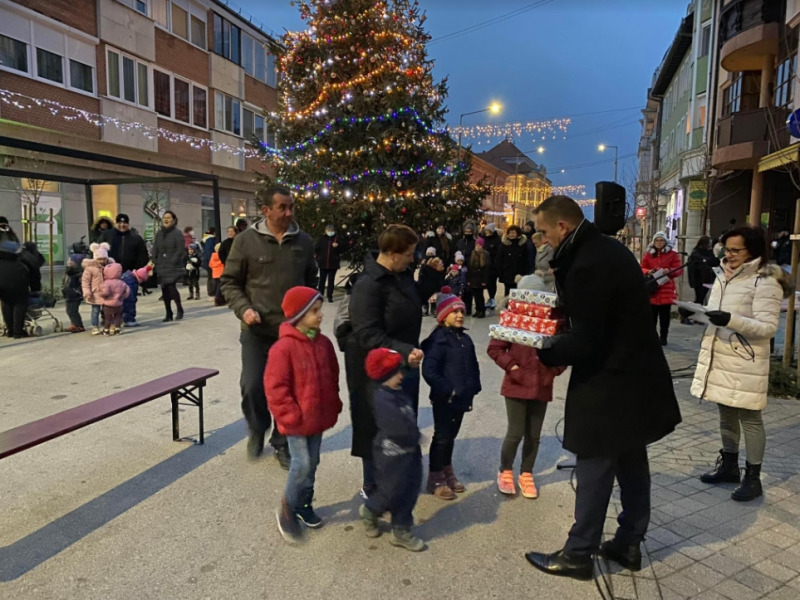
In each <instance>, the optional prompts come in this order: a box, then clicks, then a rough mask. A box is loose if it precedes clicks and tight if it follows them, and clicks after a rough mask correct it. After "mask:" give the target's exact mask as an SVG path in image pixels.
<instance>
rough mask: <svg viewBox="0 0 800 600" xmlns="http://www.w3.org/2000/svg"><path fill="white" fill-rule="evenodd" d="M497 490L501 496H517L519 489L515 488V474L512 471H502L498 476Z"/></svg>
mask: <svg viewBox="0 0 800 600" xmlns="http://www.w3.org/2000/svg"><path fill="white" fill-rule="evenodd" d="M497 489H498V490H500V493H501V494H508V495H509V496H515V495H516V494H517V488H515V487H514V473H513V472H512V471H510V470H509V471H500V472H499V473H498V474H497Z"/></svg>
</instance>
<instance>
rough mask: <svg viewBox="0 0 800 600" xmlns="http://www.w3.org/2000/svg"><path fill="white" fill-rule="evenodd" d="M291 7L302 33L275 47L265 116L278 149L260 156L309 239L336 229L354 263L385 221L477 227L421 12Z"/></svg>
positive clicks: (400, 4) (396, 6)
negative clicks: (271, 109) (274, 74)
mask: <svg viewBox="0 0 800 600" xmlns="http://www.w3.org/2000/svg"><path fill="white" fill-rule="evenodd" d="M296 4H297V6H298V7H299V10H300V13H301V17H302V18H303V20H304V21H305V22H306V23H307V25H308V27H307V29H306V30H305V31H300V32H289V33H287V34H286V35H285V36H284V38H283V44H284V46H285V51H284V52H283V53H282V54H281V56H280V57H279V61H278V69H279V73H280V83H279V107H278V110H277V111H276V112H275V113H273V114H271V115H269V116H268V122H269V125H270V127H272V130H273V131H275V132H276V135H277V138H278V140H279V147H280V148H279V151H274V149H270V148H267V147H263V156H264V160H265V161H268V162H270V163H271V164H272V165H273V166H274V168H275V178H274V181H275V182H277V183H280V184H282V185H286V186H287V187H289V188H290V189H291V190H292V191H293V192H294V195H295V198H296V210H297V219H298V221H299V222H300V224H301V226H302V227H303V228H304V229H305V230H306V231H308V232H309V233H310V234H311V235H312V236H316V235H321V233H322V232H323V230H324V228H325V226H326V225H327V224H328V223H332V224H333V225H334V226H336V228H337V229H338V230H339V234H340V237H341V238H343V239H346V240H347V251H346V254H347V257H348V258H349V259H350V260H351V261H354V262H355V263H360V262H361V261H362V260H363V257H364V256H365V255H366V252H367V251H368V249H369V248H370V247H371V246H373V245H374V244H375V240H376V239H377V235H378V234H379V233H380V232H381V231H383V229H384V228H385V227H386V225H388V224H390V223H404V224H407V225H409V226H410V227H412V228H414V229H415V230H416V231H417V232H422V231H425V230H426V229H429V228H431V227H433V226H434V225H435V224H436V223H438V222H444V223H446V224H447V226H448V228H449V229H454V228H460V227H461V226H462V225H463V223H464V221H465V220H467V219H474V218H478V217H479V216H480V207H481V204H482V200H483V198H484V197H485V196H486V195H487V194H488V191H489V190H488V186H486V185H484V184H483V183H471V182H470V180H469V170H470V166H471V165H470V158H469V156H468V153H463V154H462V160H461V163H460V164H457V163H456V155H457V152H456V144H455V142H454V141H453V139H452V138H451V136H450V134H449V133H448V131H447V129H446V128H445V127H444V115H445V113H446V109H445V107H444V100H445V97H446V96H447V84H446V81H441V82H435V81H434V80H433V76H432V68H433V63H432V61H431V60H429V59H428V57H427V53H426V44H427V42H428V41H429V40H430V37H429V35H428V34H427V33H426V32H425V30H424V29H423V23H424V21H425V15H424V14H423V13H421V11H420V8H419V5H418V3H417V2H410V1H408V0H339V1H336V0H328V1H325V0H314V1H301V2H297V3H296ZM271 182H272V181H271V180H269V179H267V178H263V179H262V181H261V184H262V186H266V185H269V184H270V183H271Z"/></svg>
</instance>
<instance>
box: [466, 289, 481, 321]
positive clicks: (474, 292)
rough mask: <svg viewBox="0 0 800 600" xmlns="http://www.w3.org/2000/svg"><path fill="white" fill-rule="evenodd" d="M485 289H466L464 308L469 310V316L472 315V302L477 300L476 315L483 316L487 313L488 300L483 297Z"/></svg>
mask: <svg viewBox="0 0 800 600" xmlns="http://www.w3.org/2000/svg"><path fill="white" fill-rule="evenodd" d="M483 290H484V288H471V287H465V288H464V297H463V298H462V300H464V306H466V308H467V314H468V315H471V314H472V300H473V299H474V300H475V313H476V314H481V313H485V312H486V299H485V298H484V296H483Z"/></svg>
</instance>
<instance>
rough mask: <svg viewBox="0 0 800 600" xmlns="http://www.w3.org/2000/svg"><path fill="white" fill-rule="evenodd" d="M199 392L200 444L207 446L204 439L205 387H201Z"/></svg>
mask: <svg viewBox="0 0 800 600" xmlns="http://www.w3.org/2000/svg"><path fill="white" fill-rule="evenodd" d="M198 391H199V392H200V393H199V394H198V398H199V400H200V401H199V402H198V404H197V408H198V409H199V410H200V443H201V444H205V440H204V439H203V386H200V389H199V390H198Z"/></svg>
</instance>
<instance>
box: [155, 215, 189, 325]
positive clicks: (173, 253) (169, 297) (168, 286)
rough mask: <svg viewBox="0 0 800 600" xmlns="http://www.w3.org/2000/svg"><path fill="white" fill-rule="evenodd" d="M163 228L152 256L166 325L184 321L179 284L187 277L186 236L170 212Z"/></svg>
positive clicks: (163, 219)
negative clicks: (173, 311) (173, 310)
mask: <svg viewBox="0 0 800 600" xmlns="http://www.w3.org/2000/svg"><path fill="white" fill-rule="evenodd" d="M161 224H162V228H161V229H159V230H158V232H157V233H156V239H155V241H154V242H153V249H152V251H151V254H152V256H153V264H154V265H155V271H156V276H157V278H158V284H159V285H160V286H161V298H162V300H163V301H164V308H165V309H166V315H165V316H164V319H163V320H162V321H163V322H164V323H167V322H169V321H172V319H173V318H174V319H177V320H178V321H180V320H181V319H183V304H181V295H180V293H179V292H178V287H177V284H178V282H179V281H181V280H182V279H183V278H184V276H185V275H186V269H185V266H184V265H185V264H186V260H185V257H186V246H185V245H184V236H183V234H181V232H180V230H179V229H178V217H177V216H176V215H175V213H174V212H172V211H171V210H168V211H167V212H165V213H164V216H163V218H162V219H161ZM173 301H174V302H175V308H176V310H177V314H175V315H173V313H172V304H171V303H172V302H173Z"/></svg>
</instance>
